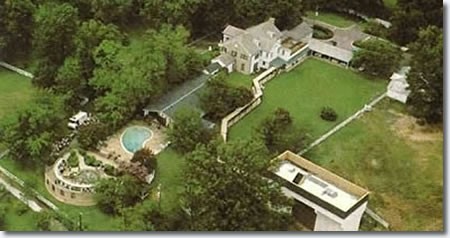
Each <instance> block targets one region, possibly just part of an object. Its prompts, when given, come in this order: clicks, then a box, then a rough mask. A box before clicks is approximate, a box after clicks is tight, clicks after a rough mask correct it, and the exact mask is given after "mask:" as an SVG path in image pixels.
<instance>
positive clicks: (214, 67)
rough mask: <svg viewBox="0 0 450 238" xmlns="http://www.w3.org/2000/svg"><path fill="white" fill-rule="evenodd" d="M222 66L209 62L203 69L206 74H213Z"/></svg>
mask: <svg viewBox="0 0 450 238" xmlns="http://www.w3.org/2000/svg"><path fill="white" fill-rule="evenodd" d="M221 68H222V66H220V64H219V63H211V64H209V65H208V66H207V67H206V68H205V71H206V73H208V74H214V73H216V72H217V71H219V70H220V69H221Z"/></svg>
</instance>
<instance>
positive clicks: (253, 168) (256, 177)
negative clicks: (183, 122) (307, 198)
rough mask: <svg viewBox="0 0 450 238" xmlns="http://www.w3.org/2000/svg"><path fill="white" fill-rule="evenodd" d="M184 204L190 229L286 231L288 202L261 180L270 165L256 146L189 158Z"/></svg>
mask: <svg viewBox="0 0 450 238" xmlns="http://www.w3.org/2000/svg"><path fill="white" fill-rule="evenodd" d="M186 159H187V168H186V174H185V176H186V189H185V194H184V199H185V202H186V207H187V209H188V211H189V213H190V219H189V224H190V229H191V230H197V231H202V230H209V231H261V230H272V231H273V230H285V229H287V225H288V224H289V222H288V221H289V219H290V213H289V212H287V211H288V210H289V209H287V208H289V207H290V203H289V200H288V199H287V197H285V196H284V195H283V193H282V192H281V188H280V187H279V185H278V184H276V183H275V182H273V181H271V180H268V179H264V178H263V177H262V175H263V174H264V173H266V172H267V170H268V169H269V166H270V164H271V163H270V157H269V156H268V153H267V150H266V149H265V148H264V145H262V144H259V143H257V142H256V141H246V142H242V141H238V142H229V143H227V144H220V145H210V146H209V147H204V146H201V147H198V148H197V149H196V150H195V151H193V152H192V153H191V154H189V155H188V156H187V158H186Z"/></svg>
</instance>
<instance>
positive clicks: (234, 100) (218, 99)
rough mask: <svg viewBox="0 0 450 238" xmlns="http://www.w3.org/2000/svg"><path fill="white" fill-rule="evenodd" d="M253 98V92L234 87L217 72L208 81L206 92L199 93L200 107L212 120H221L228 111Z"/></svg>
mask: <svg viewBox="0 0 450 238" xmlns="http://www.w3.org/2000/svg"><path fill="white" fill-rule="evenodd" d="M252 99H253V93H252V91H251V90H250V89H248V88H245V87H235V86H233V85H231V84H230V83H229V82H228V81H226V79H225V75H224V74H222V73H221V74H219V75H218V76H217V77H215V78H214V79H212V80H210V81H208V83H207V85H206V92H205V93H204V94H202V95H201V97H200V103H201V105H200V106H201V108H202V109H203V110H204V111H205V112H206V114H207V115H208V117H209V118H211V119H212V120H221V119H222V118H223V117H225V116H226V115H227V114H228V113H230V112H232V111H233V110H235V109H236V108H238V107H242V106H244V105H245V104H247V103H249V102H250V101H251V100H252Z"/></svg>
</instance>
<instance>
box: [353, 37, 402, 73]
mask: <svg viewBox="0 0 450 238" xmlns="http://www.w3.org/2000/svg"><path fill="white" fill-rule="evenodd" d="M359 47H360V48H361V49H359V50H358V51H356V52H355V54H354V56H353V59H352V65H353V66H354V67H357V68H359V67H363V68H364V72H367V73H369V74H372V75H378V76H381V77H384V78H387V77H389V76H390V75H391V74H392V73H393V72H394V71H395V70H397V69H398V67H399V65H400V61H401V57H402V56H401V51H400V49H398V48H396V47H395V46H393V45H392V44H391V43H390V42H387V41H383V40H368V41H365V42H363V43H361V44H360V45H359Z"/></svg>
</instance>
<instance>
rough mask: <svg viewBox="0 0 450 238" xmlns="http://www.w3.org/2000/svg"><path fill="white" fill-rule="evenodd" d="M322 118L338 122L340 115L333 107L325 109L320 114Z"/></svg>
mask: <svg viewBox="0 0 450 238" xmlns="http://www.w3.org/2000/svg"><path fill="white" fill-rule="evenodd" d="M320 117H321V118H322V119H323V120H325V121H336V119H337V117H338V115H337V113H336V111H335V110H334V109H333V108H331V107H323V108H322V111H321V112H320Z"/></svg>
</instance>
